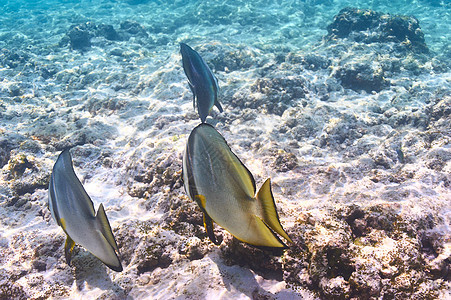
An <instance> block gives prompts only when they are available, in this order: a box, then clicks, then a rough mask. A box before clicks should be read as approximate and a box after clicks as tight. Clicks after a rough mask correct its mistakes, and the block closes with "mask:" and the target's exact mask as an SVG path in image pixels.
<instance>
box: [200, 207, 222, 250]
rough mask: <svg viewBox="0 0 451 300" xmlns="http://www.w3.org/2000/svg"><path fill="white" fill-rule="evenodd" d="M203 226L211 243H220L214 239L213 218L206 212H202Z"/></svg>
mask: <svg viewBox="0 0 451 300" xmlns="http://www.w3.org/2000/svg"><path fill="white" fill-rule="evenodd" d="M204 226H205V231H206V232H207V235H208V238H209V239H210V241H212V242H213V244H215V245H220V244H221V243H220V242H218V240H217V239H216V236H215V232H214V229H213V220H212V219H211V218H210V216H209V215H208V214H206V213H204Z"/></svg>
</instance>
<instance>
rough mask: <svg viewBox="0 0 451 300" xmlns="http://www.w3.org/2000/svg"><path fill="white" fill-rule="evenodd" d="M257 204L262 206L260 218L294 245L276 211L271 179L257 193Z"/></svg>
mask: <svg viewBox="0 0 451 300" xmlns="http://www.w3.org/2000/svg"><path fill="white" fill-rule="evenodd" d="M257 203H258V205H259V206H260V209H259V211H260V215H259V217H261V218H262V219H263V221H264V222H265V223H266V224H268V226H269V227H270V228H271V229H272V230H274V231H275V232H277V233H278V234H280V235H281V236H283V237H284V238H285V239H286V240H287V241H289V242H290V243H293V241H292V240H291V239H290V237H289V236H288V234H287V233H286V232H285V230H283V228H282V225H281V224H280V221H279V216H278V214H277V210H276V203H275V202H274V197H273V195H272V191H271V181H270V179H269V178H268V179H267V180H266V181H265V183H263V185H262V187H261V188H260V190H259V191H258V193H257Z"/></svg>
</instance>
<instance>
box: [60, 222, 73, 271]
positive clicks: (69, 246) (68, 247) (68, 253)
mask: <svg viewBox="0 0 451 300" xmlns="http://www.w3.org/2000/svg"><path fill="white" fill-rule="evenodd" d="M62 220H63V219H62ZM74 246H75V242H74V241H73V240H72V239H71V238H70V236H67V238H66V244H65V245H64V256H65V257H66V263H67V265H69V266H70V260H71V258H72V250H73V249H74Z"/></svg>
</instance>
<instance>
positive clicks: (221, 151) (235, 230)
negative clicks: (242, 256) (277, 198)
mask: <svg viewBox="0 0 451 300" xmlns="http://www.w3.org/2000/svg"><path fill="white" fill-rule="evenodd" d="M182 174H183V183H184V188H185V191H186V193H187V194H188V196H189V198H190V199H191V200H193V201H196V203H197V204H198V205H199V207H200V209H201V211H202V212H203V222H204V226H205V230H206V232H207V235H208V237H209V238H210V240H211V241H212V242H213V243H214V244H216V245H218V244H220V243H219V242H218V241H217V239H216V237H215V235H214V231H213V229H214V227H213V222H214V223H216V224H218V225H219V226H221V227H222V228H224V229H226V230H227V231H228V232H230V233H231V234H232V235H233V236H234V237H236V238H237V239H238V240H240V241H243V242H245V243H248V244H251V245H254V246H257V247H273V248H287V246H286V244H285V243H284V242H283V241H282V240H281V239H280V238H279V237H278V236H277V235H276V233H277V234H279V235H280V236H282V237H283V238H284V239H286V240H287V241H289V242H290V243H292V242H293V241H292V240H291V239H290V237H289V236H288V234H287V233H286V232H285V230H284V229H283V228H282V225H281V224H280V220H279V216H278V214H277V209H276V205H275V202H274V197H273V194H272V191H271V182H270V179H267V180H266V181H265V182H264V183H263V185H262V187H261V188H260V190H259V191H258V192H257V193H256V185H255V180H254V177H253V176H252V173H251V172H250V171H249V170H248V168H247V167H246V166H245V165H244V164H243V163H242V162H241V160H240V159H239V158H238V157H237V156H236V155H235V154H234V153H233V152H232V150H231V149H230V147H229V146H228V144H227V142H226V140H225V139H224V137H223V136H222V135H221V134H220V133H219V132H218V131H217V130H216V129H215V128H214V127H213V126H211V125H210V124H207V123H201V124H200V125H198V126H197V127H195V128H194V129H193V130H192V131H191V134H190V135H189V137H188V141H187V144H186V149H185V152H184V155H183V167H182Z"/></svg>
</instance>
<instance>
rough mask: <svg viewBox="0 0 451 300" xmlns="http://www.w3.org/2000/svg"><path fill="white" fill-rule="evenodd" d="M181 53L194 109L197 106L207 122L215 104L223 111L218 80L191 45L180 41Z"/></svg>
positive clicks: (201, 116)
mask: <svg viewBox="0 0 451 300" xmlns="http://www.w3.org/2000/svg"><path fill="white" fill-rule="evenodd" d="M180 53H181V54H182V63H183V70H184V71H185V74H186V77H188V85H189V87H190V89H191V91H192V93H193V106H194V109H196V106H197V111H198V113H199V116H200V120H201V122H202V123H205V120H206V119H207V116H208V115H209V114H210V112H211V110H212V108H213V106H214V105H215V106H216V107H217V108H218V110H219V112H223V109H222V106H221V104H220V103H219V101H218V90H219V86H218V80H217V79H216V77H215V76H214V75H213V73H212V72H211V70H210V68H209V67H208V65H207V63H206V62H205V61H204V59H203V58H202V57H201V56H200V55H199V53H197V52H196V51H195V50H193V49H192V48H191V47H190V46H188V45H187V44H184V43H180Z"/></svg>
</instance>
